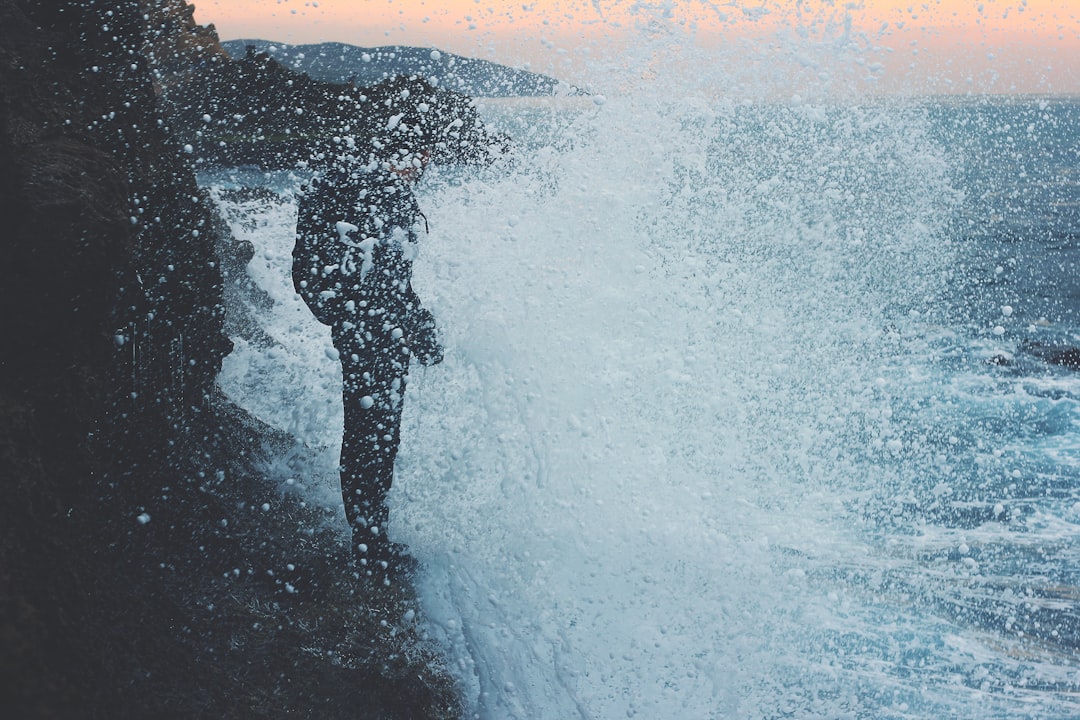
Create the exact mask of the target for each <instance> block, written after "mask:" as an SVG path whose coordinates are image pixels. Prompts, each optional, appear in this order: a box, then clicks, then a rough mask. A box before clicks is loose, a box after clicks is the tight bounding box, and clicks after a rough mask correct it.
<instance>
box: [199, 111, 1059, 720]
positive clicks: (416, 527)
mask: <svg viewBox="0 0 1080 720" xmlns="http://www.w3.org/2000/svg"><path fill="white" fill-rule="evenodd" d="M554 105H556V103H553V106H552V107H551V108H544V107H537V106H536V105H535V103H534V104H531V105H530V106H529V107H520V106H515V105H513V104H508V105H501V106H494V105H493V106H489V107H488V108H487V112H488V114H489V116H490V117H491V120H492V122H494V123H495V124H498V125H502V126H504V127H505V128H506V129H507V130H508V131H509V132H510V133H511V134H513V135H515V136H516V137H518V138H519V139H521V143H520V148H519V151H518V153H517V156H516V158H514V162H513V163H511V164H509V165H502V166H499V167H495V168H492V169H489V170H485V171H482V172H477V173H471V174H470V173H461V172H458V171H452V170H448V169H436V170H435V172H434V173H433V175H432V176H431V177H429V178H428V179H427V180H426V181H425V186H424V188H423V190H422V191H421V195H422V197H421V203H422V205H423V207H424V210H425V213H426V214H427V216H428V218H429V220H430V234H429V235H428V236H427V237H425V238H424V239H423V246H422V250H421V256H420V258H419V259H418V261H417V263H416V266H415V287H416V289H417V292H418V293H419V295H420V297H421V298H422V299H424V301H425V303H426V304H427V305H428V307H430V309H431V310H432V311H433V312H434V313H435V315H436V317H437V318H438V321H439V323H440V326H441V328H442V330H443V334H444V341H445V345H446V349H447V353H446V359H445V361H444V362H443V363H442V364H441V365H439V366H436V367H433V368H426V369H423V368H417V369H414V371H413V373H412V376H411V379H410V384H409V388H408V396H407V401H406V406H405V417H404V425H403V440H402V447H401V452H400V455H399V459H398V464H397V472H396V479H395V484H394V488H393V491H392V493H391V527H390V533H391V535H392V536H393V537H394V538H395V539H396V540H398V541H400V542H405V543H407V544H408V545H409V546H410V547H411V548H412V549H413V551H414V553H415V554H416V555H417V557H418V558H420V560H421V561H422V563H423V571H422V573H421V575H420V577H419V578H418V586H419V591H420V593H421V597H422V601H423V603H424V606H425V615H426V621H425V622H426V623H427V625H428V628H429V630H430V632H431V633H432V634H433V635H434V636H436V637H437V638H438V639H439V640H440V641H441V642H442V643H443V644H444V647H445V648H446V652H447V654H448V656H449V658H450V659H451V661H452V664H453V666H454V668H456V671H457V673H458V675H459V678H460V680H461V683H462V687H463V690H464V692H465V694H466V697H467V699H468V701H469V703H470V709H471V711H472V712H473V713H474V714H475V715H476V716H477V717H482V718H568V717H583V718H613V717H645V718H659V717H679V718H708V717H717V718H773V717H800V718H812V717H820V718H841V717H875V718H893V717H895V718H926V717H952V716H956V717H1006V716H1008V717H1019V716H1022V714H1023V713H1030V714H1032V715H1033V716H1039V717H1068V716H1070V714H1073V713H1075V712H1076V711H1077V709H1078V707H1077V702H1076V700H1075V695H1073V696H1070V694H1069V693H1070V692H1073V693H1075V688H1076V685H1077V682H1078V678H1077V677H1076V675H1075V673H1076V670H1075V665H1072V666H1070V663H1069V662H1068V661H1067V655H1068V653H1069V652H1070V650H1069V648H1068V647H1067V646H1062V645H1059V646H1048V647H1047V648H1043V651H1044V652H1045V655H1044V656H1040V655H1039V652H1040V650H1039V648H1033V647H1031V646H1021V645H1019V644H1016V643H1014V642H1012V641H1011V640H1010V639H1009V637H1008V636H1007V635H1004V634H1001V633H999V632H997V629H996V628H994V627H990V626H989V625H988V624H987V623H982V624H980V622H976V621H971V619H970V618H967V619H965V618H964V616H963V612H962V609H963V607H969V608H975V609H976V610H978V611H980V612H981V610H979V609H980V608H984V607H985V605H986V604H987V603H990V604H993V603H997V605H995V607H997V606H1001V607H1006V606H1007V607H1008V608H1012V607H1013V605H1014V604H1015V603H1012V600H1010V598H1012V597H1014V596H1015V594H1016V593H1020V596H1022V595H1023V592H1024V589H1023V587H1022V586H1017V585H1016V584H1015V583H1013V582H1011V581H1009V579H1008V578H999V580H1000V582H995V581H993V580H988V579H987V578H986V577H985V575H983V576H982V577H981V578H980V575H979V573H980V568H981V567H982V568H985V567H987V565H986V563H990V565H993V563H994V557H996V556H993V555H992V554H990V553H989V551H988V548H992V547H993V546H994V545H995V544H1000V545H1006V544H1007V545H1008V547H1009V548H1010V553H1013V555H1010V557H1014V556H1015V552H1019V550H1017V548H1019V547H1020V546H1022V544H1023V543H1022V542H1020V541H1019V540H1018V538H1017V537H1016V533H1009V532H1008V529H1007V527H1006V526H1004V525H1002V524H1001V523H996V524H995V523H992V522H991V523H983V522H977V523H975V524H974V525H972V526H971V527H955V526H952V527H950V526H949V525H941V526H936V525H933V524H930V525H925V524H924V525H919V527H921V528H922V530H921V531H920V532H913V531H912V529H911V528H912V527H914V526H915V525H911V524H905V522H906V521H905V520H904V518H905V513H907V512H908V510H909V509H910V507H912V506H918V507H920V508H925V503H924V502H923V499H924V496H927V495H929V496H932V497H939V498H946V499H947V498H949V497H952V496H954V495H956V496H960V495H963V496H964V497H963V498H962V499H965V500H971V502H972V503H974V504H978V503H980V502H989V507H990V510H991V513H992V512H993V508H994V505H995V503H996V502H999V500H995V499H994V498H993V497H992V495H993V493H992V492H990V491H988V492H987V493H984V494H982V495H978V497H974V496H969V495H965V494H964V493H965V492H967V490H968V489H970V488H968V486H967V485H966V484H965V483H966V482H967V480H966V479H965V478H968V476H975V477H977V478H985V477H987V476H988V474H989V473H990V472H991V470H989V469H988V468H993V472H996V471H997V469H998V468H999V464H1000V463H1003V462H1005V461H1006V460H1007V459H1008V457H1009V452H1010V450H1009V448H1007V447H988V446H986V445H985V444H984V440H985V439H986V438H988V437H990V436H992V434H993V433H992V432H990V431H989V430H987V429H986V427H985V426H984V425H978V424H976V425H975V427H974V429H971V425H970V422H969V421H970V420H971V418H972V417H973V413H974V415H977V414H978V412H979V409H978V408H979V405H980V403H989V404H991V405H992V407H988V408H987V409H986V416H987V419H989V418H992V417H1000V416H1001V415H1002V411H1001V405H1000V402H1001V400H1000V399H999V398H992V397H988V395H992V394H988V393H987V392H986V391H985V389H984V388H973V387H971V383H977V382H978V381H977V380H972V379H971V378H970V377H968V376H962V375H958V376H956V378H954V379H951V380H950V379H943V377H942V371H941V370H940V369H939V368H938V365H937V363H938V362H939V361H943V360H947V359H948V356H949V352H948V348H950V347H953V346H955V345H956V344H958V343H961V342H963V341H962V340H961V339H958V338H957V331H956V330H955V329H954V328H950V327H948V326H947V325H946V324H945V322H946V321H945V317H946V316H947V313H946V312H945V307H944V306H945V304H946V292H947V289H948V285H949V283H950V282H951V281H952V280H953V276H952V272H953V270H954V266H955V262H956V254H957V251H956V248H955V246H954V239H955V236H954V235H953V234H952V223H953V221H954V217H955V215H956V213H957V211H958V209H959V207H960V204H961V200H962V198H961V195H960V193H958V192H957V189H956V188H954V187H953V186H952V181H951V179H950V178H951V175H950V163H951V162H952V161H953V160H954V158H951V157H950V155H949V152H948V150H947V149H946V148H944V147H942V146H941V145H940V144H939V143H937V142H936V141H935V140H934V139H933V138H934V135H933V133H932V132H931V125H930V120H929V119H928V117H927V114H926V113H925V112H923V111H921V110H919V109H917V108H915V107H902V106H889V105H874V106H858V105H853V104H850V103H848V104H828V105H827V104H818V103H808V102H803V101H799V100H796V101H793V102H787V103H782V104H759V103H756V104H749V103H740V102H734V101H728V100H720V99H717V98H715V97H712V96H710V95H709V94H702V95H700V96H694V97H685V98H682V99H680V100H678V101H674V100H671V99H670V97H669V98H667V99H666V100H665V102H658V101H657V98H655V97H650V94H649V92H629V93H626V94H623V95H619V96H608V97H607V98H606V101H605V102H604V103H602V104H597V103H593V102H585V103H580V104H579V106H578V107H575V108H573V109H569V110H568V109H566V108H565V107H563V108H562V109H554ZM279 181H280V179H279ZM215 182H217V183H218V184H219V185H220V184H221V182H222V181H221V179H220V178H219V179H218V180H216V181H215ZM284 199H285V202H284V203H282V204H268V205H267V204H260V203H250V204H247V205H245V204H244V203H238V202H235V201H227V200H224V199H223V205H224V207H225V208H226V210H228V211H229V212H231V213H232V219H233V228H234V231H235V232H236V233H237V234H238V235H240V236H242V237H246V238H247V239H250V240H251V241H252V242H254V243H255V245H256V250H257V254H256V258H255V260H254V261H253V262H252V264H251V267H250V269H249V272H250V274H251V276H252V277H253V278H254V279H255V281H256V282H257V283H258V285H259V286H260V287H261V288H262V289H263V290H264V291H265V292H266V293H268V294H269V297H270V298H271V299H272V301H273V302H272V304H266V305H264V306H252V312H253V313H254V314H255V317H256V318H257V320H258V322H259V324H260V325H261V326H262V327H263V328H264V329H265V331H266V333H268V335H269V336H270V339H269V340H267V339H266V338H263V339H261V340H258V339H251V338H249V339H245V338H237V339H236V343H237V349H236V351H235V352H234V353H233V354H232V355H231V356H230V357H229V358H228V359H227V361H226V366H225V369H224V370H223V373H222V376H221V384H222V386H223V387H224V388H225V390H226V391H227V392H228V393H229V394H230V395H232V396H233V397H235V398H238V399H239V400H240V401H241V402H242V403H243V404H244V405H245V406H247V407H248V408H249V409H251V410H252V411H253V412H255V413H256V414H258V415H259V416H260V417H262V418H264V419H265V420H267V421H269V422H271V423H273V424H274V425H276V426H278V427H281V428H283V429H286V430H289V431H290V432H293V433H295V434H296V435H297V436H298V437H300V438H301V439H303V440H304V441H305V442H307V443H309V444H311V445H313V446H317V447H323V448H325V453H324V454H323V455H322V456H321V457H322V458H323V460H324V463H323V464H322V465H321V466H320V467H313V468H311V476H310V477H309V478H307V479H306V480H308V482H309V485H310V486H311V489H310V492H311V493H312V497H315V498H318V499H319V501H320V502H323V503H325V504H326V505H327V506H329V507H334V506H335V503H336V496H335V493H336V491H337V488H336V477H335V467H334V465H335V464H336V453H337V444H338V443H339V442H340V436H341V409H340V395H339V387H340V385H339V383H340V377H339V370H338V369H337V366H336V363H335V362H334V360H333V359H332V357H331V355H330V353H328V351H329V350H330V349H331V345H330V341H329V331H328V329H327V328H324V327H322V326H319V325H318V324H317V323H316V322H315V320H314V319H313V318H311V317H310V315H309V314H308V313H307V311H306V309H304V307H303V305H302V304H301V302H300V300H299V299H298V298H296V297H295V296H294V295H293V294H292V291H291V286H290V284H289V277H288V267H289V265H288V263H289V252H290V250H291V246H292V238H293V235H292V231H293V226H292V224H293V223H294V221H295V217H294V212H295V209H294V207H293V204H292V203H291V202H290V196H289V195H288V194H286V195H285V197H284ZM1014 399H1015V401H1016V403H1017V408H1018V409H1017V411H1016V412H1029V413H1031V414H1032V416H1033V417H1036V418H1037V419H1039V420H1040V421H1043V422H1048V423H1052V422H1058V423H1065V424H1068V423H1075V421H1076V416H1075V404H1073V405H1071V406H1068V407H1067V408H1064V406H1062V405H1059V406H1055V405H1054V404H1053V402H1052V401H1046V402H1045V403H1044V404H1043V405H1040V404H1039V403H1038V402H1036V403H1032V402H1030V400H1031V398H1030V397H1027V398H1014ZM1019 408H1022V410H1021V409H1019ZM1063 408H1064V409H1063ZM1070 413H1072V414H1070ZM1005 415H1006V416H1008V412H1006V413H1005ZM988 421H989V420H988ZM965 433H966V434H965ZM980 434H981V435H980ZM973 435H976V436H973ZM1074 437H1075V434H1074ZM1047 452H1053V453H1057V458H1058V460H1060V457H1061V454H1062V453H1064V454H1065V455H1066V456H1068V455H1069V453H1070V452H1071V453H1073V454H1072V455H1071V457H1072V461H1071V462H1072V463H1073V465H1074V466H1075V464H1076V455H1075V448H1074V449H1072V450H1070V449H1068V448H1062V447H1060V446H1055V447H1054V448H1052V449H1048V450H1047ZM1003 458H1004V460H1003ZM972 482H974V481H972ZM935 493H936V495H935ZM988 498H989V500H988ZM1000 502H1002V503H1003V507H1004V503H1005V502H1007V499H1002V500H1000ZM991 519H992V518H991ZM1078 519H1080V516H1078V513H1077V512H1076V510H1075V508H1074V509H1072V510H1069V509H1068V508H1063V509H1062V512H1061V513H1060V514H1054V513H1047V514H1044V515H1042V516H1040V517H1036V518H1034V519H1033V520H1032V521H1031V522H1030V523H1029V526H1028V527H1029V528H1031V529H1032V534H1031V535H1029V536H1028V537H1030V538H1031V539H1032V547H1034V548H1036V549H1039V548H1043V549H1045V545H1044V543H1045V541H1046V540H1047V538H1065V537H1068V536H1069V533H1070V532H1074V531H1075V523H1076V521H1077V520H1078ZM339 520H340V522H342V523H343V520H341V519H340V518H339ZM916 525H918V523H916ZM1062 552H1063V553H1065V555H1068V554H1069V553H1070V552H1071V554H1073V555H1075V551H1074V550H1072V551H1068V549H1067V548H1066V550H1063V551H1062ZM1065 555H1062V556H1055V558H1054V560H1055V562H1056V561H1058V560H1060V559H1062V558H1064V557H1065ZM935 557H937V558H944V559H943V560H942V561H941V562H940V563H937V564H935V562H936V561H928V558H930V559H931V560H932V559H933V558H935ZM1074 559H1075V558H1074ZM994 567H996V566H994ZM1006 593H1012V595H1007V594H1006ZM1043 599H1044V600H1046V602H1065V600H1064V599H1061V598H1058V599H1053V598H1051V599H1049V600H1047V599H1046V598H1043ZM1028 600H1029V601H1030V602H1029V604H1031V603H1036V601H1037V599H1036V598H1035V596H1033V595H1031V594H1029V595H1028ZM1019 602H1020V598H1019V597H1017V603H1019ZM1038 602H1042V600H1038ZM1011 603H1012V604H1011ZM957 608H960V610H958V609H957ZM1055 653H1057V655H1055ZM1025 686H1026V687H1027V688H1028V689H1025ZM1070 688H1071V690H1070ZM1017 713H1020V714H1017Z"/></svg>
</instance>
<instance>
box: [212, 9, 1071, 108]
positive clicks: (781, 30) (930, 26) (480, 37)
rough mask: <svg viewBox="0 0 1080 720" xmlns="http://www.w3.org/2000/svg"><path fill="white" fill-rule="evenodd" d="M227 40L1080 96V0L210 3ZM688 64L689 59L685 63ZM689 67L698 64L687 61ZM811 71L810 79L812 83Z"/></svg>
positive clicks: (559, 73)
mask: <svg viewBox="0 0 1080 720" xmlns="http://www.w3.org/2000/svg"><path fill="white" fill-rule="evenodd" d="M195 5H196V10H195V20H196V21H197V22H199V23H200V24H210V23H213V24H214V25H215V26H216V28H217V30H218V33H219V34H220V36H221V38H222V40H232V39H238V38H260V39H266V40H275V41H279V42H285V43H291V44H302V43H312V42H322V41H338V42H345V43H349V44H352V45H358V46H361V47H377V46H382V45H418V46H431V47H435V48H438V49H440V50H443V51H448V52H454V53H458V54H461V55H467V56H470V57H482V58H485V59H490V60H494V61H496V62H502V63H504V64H507V65H512V66H515V67H528V68H530V69H533V70H536V71H538V72H545V73H548V74H551V75H553V76H555V77H558V78H559V79H563V80H566V81H568V82H574V83H575V84H585V85H588V83H589V81H590V79H591V80H592V81H593V82H597V81H599V82H603V80H602V77H603V74H604V73H603V72H597V71H598V70H605V71H606V70H610V69H611V68H612V67H615V66H618V67H619V68H620V69H621V70H622V71H626V70H627V69H628V68H629V69H630V71H631V72H632V73H634V74H636V75H640V76H643V77H648V76H649V75H650V73H652V72H654V70H655V67H653V66H655V64H656V63H657V62H658V60H657V58H658V56H667V57H671V56H673V55H677V56H681V57H682V58H683V61H684V62H689V61H688V60H686V58H687V56H688V54H692V55H693V56H694V57H695V58H700V57H701V56H702V54H710V53H711V54H715V56H716V57H717V58H718V59H720V60H721V61H722V62H727V63H729V64H730V66H731V67H732V68H733V71H735V72H741V73H743V74H744V75H747V76H750V75H753V74H758V75H760V73H762V72H765V73H772V74H777V75H784V76H786V77H787V79H788V82H789V83H792V84H798V83H799V82H805V79H806V78H807V77H808V76H809V74H812V75H813V76H814V77H815V78H817V79H818V80H819V81H820V80H821V79H822V78H824V82H827V83H830V82H835V83H839V82H840V79H841V78H843V79H844V81H845V82H846V81H850V82H851V83H852V84H854V85H857V86H859V87H860V88H862V89H864V90H869V91H871V92H882V93H894V92H906V93H916V94H917V93H932V94H939V93H1039V94H1080V0H921V1H920V0H850V1H849V0H716V1H706V0H665V1H660V2H655V1H650V0H517V1H516V2H507V1H504V0H198V1H197V2H196V3H195ZM677 66H678V61H675V63H674V64H673V67H677ZM684 67H688V66H684ZM798 78H803V80H802V81H799V80H798Z"/></svg>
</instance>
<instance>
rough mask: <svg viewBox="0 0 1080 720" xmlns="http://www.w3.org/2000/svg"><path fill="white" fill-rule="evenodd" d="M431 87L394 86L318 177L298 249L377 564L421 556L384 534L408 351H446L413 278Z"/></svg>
mask: <svg viewBox="0 0 1080 720" xmlns="http://www.w3.org/2000/svg"><path fill="white" fill-rule="evenodd" d="M417 83H419V85H418V84H417ZM425 88H426V89H427V90H430V89H431V88H430V86H427V85H426V83H424V82H423V81H417V80H415V79H413V80H412V81H411V84H410V83H404V85H403V87H402V88H399V87H396V86H395V87H394V88H393V89H392V90H393V91H392V92H388V93H386V96H387V97H388V98H391V102H389V103H380V106H379V107H380V108H386V110H385V111H384V112H383V115H382V116H378V117H377V119H376V120H375V121H374V122H375V123H376V128H377V129H378V130H379V132H378V133H376V135H375V136H374V137H373V138H372V139H371V145H370V147H366V148H365V151H366V152H365V154H359V153H357V152H355V150H356V148H355V147H354V148H353V152H346V153H342V154H340V155H338V156H337V157H336V158H335V159H334V161H333V163H332V164H331V166H330V167H329V168H328V169H327V170H326V171H325V172H324V173H323V174H322V176H321V177H319V178H317V179H315V180H313V181H312V182H311V183H310V184H309V186H308V187H307V189H306V191H305V192H304V193H303V195H302V198H301V200H300V205H299V213H298V218H297V242H296V247H295V249H294V251H293V283H294V286H295V289H296V291H297V293H299V294H300V295H301V297H303V299H304V300H305V302H306V303H307V304H308V306H309V307H310V308H311V309H312V312H313V313H314V314H315V316H316V317H317V318H318V319H319V320H320V321H321V322H323V323H324V324H327V325H330V326H331V331H332V338H333V343H334V347H335V348H336V349H337V352H338V356H339V359H340V361H341V371H342V399H343V402H344V410H345V428H344V436H343V439H342V446H341V468H340V470H341V492H342V498H343V500H344V503H345V515H346V517H347V519H348V521H349V526H350V528H351V529H352V533H353V550H354V552H355V554H356V557H357V559H358V561H359V563H360V565H361V566H362V567H363V568H364V569H365V571H366V572H368V573H373V572H378V571H379V570H380V568H381V569H382V570H388V569H389V570H391V571H392V570H401V569H406V566H408V565H410V564H411V563H410V559H409V558H408V557H407V556H406V555H405V553H404V552H403V548H402V547H401V546H398V545H396V544H395V543H392V542H390V540H389V539H388V538H387V536H386V523H387V517H388V511H387V506H386V496H387V492H388V491H389V489H390V485H391V482H392V480H393V472H394V460H395V457H396V456H397V451H398V445H399V442H400V438H401V435H400V425H401V412H402V401H403V399H404V396H405V386H406V380H407V377H408V373H409V364H410V361H411V359H413V358H415V359H416V360H418V361H419V362H421V363H423V364H425V365H430V364H435V363H438V362H440V361H441V360H442V348H441V346H440V344H439V340H438V337H437V332H436V327H435V321H434V318H433V316H432V314H431V313H430V312H429V311H428V310H426V309H425V308H424V307H423V305H421V303H420V299H419V298H418V297H417V296H416V293H415V292H414V291H413V288H412V261H413V258H414V257H415V255H416V248H417V243H418V240H419V236H420V233H423V232H426V226H427V220H426V218H425V217H424V216H423V214H422V213H421V212H420V208H419V206H418V204H417V201H416V197H415V196H414V195H413V193H412V185H413V184H414V183H415V182H416V181H417V180H418V179H419V177H420V175H421V174H422V173H423V170H424V168H425V166H426V164H427V162H428V160H429V158H430V154H431V152H432V149H433V147H434V145H435V136H434V134H433V133H432V131H431V129H430V125H431V124H433V123H432V121H431V120H430V119H429V118H427V117H425V113H426V109H427V108H428V107H429V105H428V103H427V102H425V101H424V94H423V93H424V90H425ZM410 98H411V99H410ZM399 106H400V107H399Z"/></svg>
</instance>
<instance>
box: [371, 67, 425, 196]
mask: <svg viewBox="0 0 1080 720" xmlns="http://www.w3.org/2000/svg"><path fill="white" fill-rule="evenodd" d="M364 95H365V96H366V97H367V102H366V103H365V105H364V108H365V112H366V115H367V116H366V118H365V120H366V122H367V124H368V126H369V127H370V128H371V133H372V147H373V152H374V154H375V156H376V157H378V158H379V159H380V160H381V161H382V162H383V163H385V165H386V166H387V168H388V169H390V170H392V171H393V172H395V173H397V174H399V175H401V176H403V177H406V176H408V177H410V178H411V177H412V176H417V177H418V176H419V173H420V172H421V171H422V170H423V168H424V166H425V165H426V164H427V162H428V160H429V159H430V158H431V155H432V151H433V149H434V147H435V145H436V144H437V143H438V132H437V129H438V128H437V121H436V118H435V113H434V112H433V107H434V105H435V102H436V97H435V96H436V90H435V88H434V87H433V86H432V85H431V84H430V83H428V82H427V81H426V80H424V79H423V78H420V77H416V76H412V77H402V76H399V77H395V78H391V79H389V80H384V81H382V82H380V83H377V84H376V85H373V86H371V87H370V88H367V89H366V90H365V91H364Z"/></svg>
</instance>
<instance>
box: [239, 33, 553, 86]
mask: <svg viewBox="0 0 1080 720" xmlns="http://www.w3.org/2000/svg"><path fill="white" fill-rule="evenodd" d="M221 45H222V47H223V48H225V51H226V52H227V53H229V55H231V56H232V57H233V58H237V59H240V58H243V57H244V56H245V55H246V54H247V52H248V47H254V48H255V50H257V51H259V52H264V53H267V54H269V55H270V56H271V57H273V58H274V59H275V60H277V61H278V62H279V63H281V64H282V65H284V66H285V67H287V68H289V69H291V70H295V71H297V72H302V73H304V74H305V75H307V76H309V77H311V78H314V79H316V80H324V81H326V82H333V83H351V82H355V83H356V84H358V85H370V84H372V83H375V82H378V81H379V80H382V79H384V78H387V77H392V76H394V75H420V76H422V77H425V78H427V79H428V80H433V81H435V82H437V83H438V84H439V85H441V86H442V87H445V88H448V89H451V90H456V91H458V92H462V93H465V94H466V95H470V96H472V97H523V96H530V97H531V96H544V95H555V94H556V92H557V91H558V90H559V81H558V80H555V79H554V78H550V77H548V76H546V75H540V74H538V73H534V72H529V71H528V70H519V69H515V68H511V67H507V66H505V65H499V64H498V63H493V62H489V61H487V60H477V59H474V58H467V57H462V56H460V55H454V54H452V53H445V52H441V51H439V50H432V49H430V48H417V47H398V46H393V47H379V48H361V47H356V46H354V45H347V44H345V43H319V44H316V45H286V44H284V43H275V42H271V41H269V40H229V41H226V42H223V43H221Z"/></svg>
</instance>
